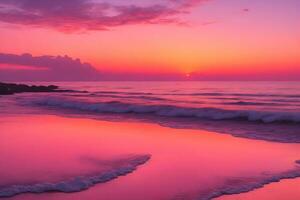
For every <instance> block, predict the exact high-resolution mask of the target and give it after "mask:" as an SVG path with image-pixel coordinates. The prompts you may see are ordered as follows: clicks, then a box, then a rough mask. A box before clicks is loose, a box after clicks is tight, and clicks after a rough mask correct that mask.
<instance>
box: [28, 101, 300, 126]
mask: <svg viewBox="0 0 300 200" xmlns="http://www.w3.org/2000/svg"><path fill="white" fill-rule="evenodd" d="M33 103H34V104H35V105H39V106H51V107H55V108H65V109H75V110H80V111H89V112H96V113H134V114H152V115H157V116H164V117H190V118H199V119H207V120H246V121H251V122H261V123H276V122H288V123H299V122H300V113H299V112H273V111H259V110H229V109H228V110H226V109H221V108H211V107H203V108H201V107H200V108H193V107H180V106H176V105H155V104H150V105H146V104H133V103H124V102H121V101H107V102H88V101H83V100H72V99H67V98H55V97H49V98H40V99H37V100H34V101H33Z"/></svg>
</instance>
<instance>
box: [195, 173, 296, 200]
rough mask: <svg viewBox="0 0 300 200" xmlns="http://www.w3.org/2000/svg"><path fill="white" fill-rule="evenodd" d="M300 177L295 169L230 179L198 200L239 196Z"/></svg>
mask: <svg viewBox="0 0 300 200" xmlns="http://www.w3.org/2000/svg"><path fill="white" fill-rule="evenodd" d="M298 177H300V168H299V167H296V168H295V169H292V170H289V171H285V172H282V173H278V174H268V173H263V174H262V175H261V176H259V177H254V178H249V177H248V178H247V177H241V178H231V179H229V180H227V181H225V183H224V184H223V185H222V186H220V187H217V188H214V190H213V191H210V192H206V194H202V195H200V197H199V198H198V199H199V200H211V199H214V198H217V197H220V196H223V195H232V194H240V193H245V192H250V191H252V190H255V189H258V188H262V187H264V185H267V184H270V183H274V182H279V181H281V180H283V179H293V178H298Z"/></svg>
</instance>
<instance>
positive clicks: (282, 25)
mask: <svg viewBox="0 0 300 200" xmlns="http://www.w3.org/2000/svg"><path fill="white" fill-rule="evenodd" d="M294 3H295V1H293V0H289V2H287V3H286V4H285V8H286V9H290V10H286V11H283V10H282V9H283V8H281V7H282V6H283V5H282V3H279V2H276V3H275V4H274V5H273V7H272V9H274V10H271V7H270V5H268V4H266V5H263V4H262V3H258V2H257V1H254V2H253V3H252V4H251V3H245V2H244V3H243V2H240V3H237V2H236V1H234V0H231V1H229V2H228V4H229V5H235V7H234V8H230V9H229V8H225V6H226V2H225V1H223V0H220V1H216V2H209V3H207V4H205V5H202V6H199V8H194V9H193V10H192V12H191V13H190V15H189V16H188V17H187V19H186V20H189V22H190V25H188V26H179V25H172V24H169V25H165V24H161V25H149V24H137V25H127V26H120V27H114V28H111V30H106V31H86V32H83V33H61V32H59V31H56V30H51V29H43V28H32V27H27V26H21V27H18V28H16V27H10V26H13V25H8V24H5V26H4V25H2V27H1V33H0V34H1V37H0V42H1V47H0V52H5V53H12V54H22V53H30V54H32V55H68V56H70V57H73V58H80V59H81V60H82V61H83V62H87V63H90V64H92V65H93V66H94V67H95V68H97V69H98V70H99V71H109V72H112V73H114V72H119V73H120V72H127V73H154V74H155V73H157V74H159V73H161V74H167V73H178V74H182V75H183V76H184V75H185V74H192V73H206V74H230V73H232V74H239V73H240V74H243V73H253V74H256V73H257V74H261V73H263V74H267V73H268V72H271V73H273V72H277V71H278V72H281V71H284V72H286V73H291V72H292V71H295V70H296V71H297V72H299V71H300V53H299V52H300V45H299V44H300V39H299V34H300V29H299V28H298V27H299V26H298V27H296V26H295V25H294V23H298V22H296V20H295V18H294V15H297V14H296V13H294V12H295V10H293V9H292V6H293V5H294ZM260 6H261V7H260ZM244 7H245V8H247V7H250V8H251V9H244V12H247V13H244V14H240V13H239V12H241V11H239V12H236V11H235V9H237V8H244ZM222 9H223V10H222ZM220 10H221V11H222V12H223V15H222V18H221V19H220V20H217V21H216V22H215V23H211V24H210V23H207V24H205V23H204V22H203V21H205V20H206V21H209V19H212V18H216V19H219V18H220V15H221V13H219V12H220ZM239 10H241V9H239ZM276 11H278V12H279V11H280V13H279V16H276V15H277V13H276ZM289 14H290V15H289ZM210 21H211V20H210ZM203 24H205V25H203ZM28 38H29V39H28Z"/></svg>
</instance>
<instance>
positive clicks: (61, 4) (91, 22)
mask: <svg viewBox="0 0 300 200" xmlns="http://www.w3.org/2000/svg"><path fill="white" fill-rule="evenodd" d="M203 1H207V0H164V1H163V2H165V3H162V1H161V0H160V1H159V0H153V1H152V2H153V3H152V4H150V5H149V4H147V5H141V4H133V3H130V4H128V3H127V4H122V5H121V4H120V3H116V2H114V1H113V0H112V1H109V3H108V2H107V1H104V0H98V1H92V0H72V1H70V0H43V1H40V0H1V1H0V21H2V22H6V23H12V24H19V25H29V26H34V27H47V28H54V29H56V30H59V31H63V32H74V31H79V30H107V29H109V28H110V27H115V26H121V25H128V24H162V23H173V24H182V21H181V20H180V18H179V16H178V15H180V14H186V13H188V10H189V9H190V8H191V7H193V6H196V5H198V4H199V3H200V2H203ZM139 3H140V2H139Z"/></svg>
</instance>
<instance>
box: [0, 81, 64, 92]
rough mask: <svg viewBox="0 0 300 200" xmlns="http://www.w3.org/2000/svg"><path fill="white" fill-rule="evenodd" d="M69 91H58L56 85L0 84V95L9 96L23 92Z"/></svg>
mask: <svg viewBox="0 0 300 200" xmlns="http://www.w3.org/2000/svg"><path fill="white" fill-rule="evenodd" d="M68 91H69V90H59V89H58V86H56V85H48V86H41V85H25V84H15V83H1V82H0V95H11V94H15V93H23V92H68Z"/></svg>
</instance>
